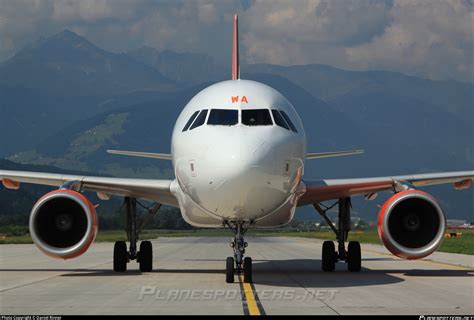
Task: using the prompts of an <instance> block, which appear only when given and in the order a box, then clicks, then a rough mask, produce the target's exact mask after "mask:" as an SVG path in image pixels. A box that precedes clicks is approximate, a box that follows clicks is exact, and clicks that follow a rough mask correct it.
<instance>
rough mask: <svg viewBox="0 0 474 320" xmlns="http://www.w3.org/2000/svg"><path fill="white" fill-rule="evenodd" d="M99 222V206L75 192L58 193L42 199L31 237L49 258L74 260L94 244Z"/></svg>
mask: <svg viewBox="0 0 474 320" xmlns="http://www.w3.org/2000/svg"><path fill="white" fill-rule="evenodd" d="M97 221H98V219H97V214H96V211H95V207H94V206H93V205H92V204H91V203H90V201H89V200H88V199H87V198H86V197H84V196H83V195H82V194H80V193H79V192H76V191H72V190H56V191H52V192H49V193H47V194H46V195H44V196H43V197H41V198H40V199H39V200H38V202H36V204H35V205H34V207H33V209H32V210H31V215H30V235H31V238H32V239H33V241H34V243H35V244H36V245H37V246H38V248H39V249H40V250H41V251H42V252H43V253H45V254H46V255H49V256H51V257H54V258H59V259H72V258H75V257H78V256H80V255H81V254H83V253H84V252H86V250H87V249H88V248H89V246H90V245H91V244H92V242H94V240H95V237H96V235H97V230H98V223H97Z"/></svg>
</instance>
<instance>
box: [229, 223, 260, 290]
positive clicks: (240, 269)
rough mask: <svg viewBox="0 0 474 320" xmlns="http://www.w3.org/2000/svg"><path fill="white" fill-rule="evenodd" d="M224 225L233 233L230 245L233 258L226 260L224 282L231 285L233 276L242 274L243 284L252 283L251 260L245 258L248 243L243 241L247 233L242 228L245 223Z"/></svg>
mask: <svg viewBox="0 0 474 320" xmlns="http://www.w3.org/2000/svg"><path fill="white" fill-rule="evenodd" d="M225 225H226V226H227V227H228V228H229V229H230V230H232V231H233V232H234V235H235V236H234V239H233V240H232V242H231V243H230V246H231V248H232V249H233V250H234V257H228V258H227V260H226V282H227V283H233V282H234V275H235V274H237V275H240V274H242V273H243V275H244V282H247V283H251V282H252V280H253V279H252V258H250V257H245V258H244V255H245V248H247V246H248V243H247V242H245V240H244V234H245V232H246V231H247V229H246V228H244V225H245V222H226V223H225Z"/></svg>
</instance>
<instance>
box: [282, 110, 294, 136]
mask: <svg viewBox="0 0 474 320" xmlns="http://www.w3.org/2000/svg"><path fill="white" fill-rule="evenodd" d="M280 113H281V115H282V116H283V118H285V120H286V123H288V125H289V126H290V128H291V131H293V132H298V131H297V130H296V127H295V125H294V124H293V122H291V119H290V117H288V115H287V114H286V112H285V111H283V110H280Z"/></svg>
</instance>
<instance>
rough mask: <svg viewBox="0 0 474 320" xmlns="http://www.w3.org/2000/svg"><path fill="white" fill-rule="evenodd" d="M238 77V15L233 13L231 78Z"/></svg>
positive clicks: (235, 78)
mask: <svg viewBox="0 0 474 320" xmlns="http://www.w3.org/2000/svg"><path fill="white" fill-rule="evenodd" d="M237 79H240V63H239V17H238V16H237V14H235V15H234V34H233V39H232V80H237Z"/></svg>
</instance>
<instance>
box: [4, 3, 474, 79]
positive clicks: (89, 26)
mask: <svg viewBox="0 0 474 320" xmlns="http://www.w3.org/2000/svg"><path fill="white" fill-rule="evenodd" d="M234 12H239V13H241V16H240V26H241V38H242V46H241V48H242V54H241V56H242V59H243V60H245V61H247V62H262V63H278V64H306V63H322V64H329V65H333V66H336V67H342V68H350V69H361V70H365V69H382V70H394V71H401V72H404V73H410V74H416V75H420V76H425V77H431V78H440V79H446V78H455V79H459V80H470V81H474V79H473V77H474V75H473V70H472V68H473V62H472V56H473V47H472V46H473V38H474V37H473V29H474V28H473V21H474V20H473V18H474V16H473V5H472V2H470V1H468V0H384V1H382V0H330V1H327V0H226V1H223V0H219V1H210V0H200V1H184V0H180V1H178V0H169V1H166V0H0V59H5V58H7V57H8V56H11V55H12V54H13V53H14V52H15V51H17V50H19V49H20V48H21V47H23V46H24V45H26V44H28V43H29V42H32V41H34V40H36V39H38V38H39V37H40V36H49V35H51V34H54V33H56V32H59V31H61V30H63V29H66V28H69V29H71V30H73V31H76V32H78V33H80V34H82V35H83V36H85V37H87V38H88V39H90V40H91V41H92V42H94V43H96V44H97V45H99V46H101V47H103V48H105V49H107V50H113V51H127V50H131V49H134V48H137V47H140V46H142V45H149V46H153V47H156V48H158V49H160V50H165V49H171V50H177V51H191V52H204V53H208V54H210V55H213V56H218V57H220V58H222V59H226V60H228V59H229V58H228V57H229V55H230V46H231V42H230V35H231V33H232V23H231V21H232V14H233V13H234Z"/></svg>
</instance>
